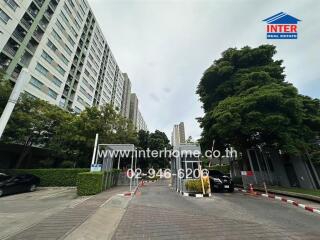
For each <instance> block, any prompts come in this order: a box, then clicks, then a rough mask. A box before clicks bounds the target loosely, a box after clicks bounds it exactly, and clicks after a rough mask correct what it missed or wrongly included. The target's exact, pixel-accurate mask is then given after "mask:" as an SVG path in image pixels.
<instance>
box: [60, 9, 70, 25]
mask: <svg viewBox="0 0 320 240" xmlns="http://www.w3.org/2000/svg"><path fill="white" fill-rule="evenodd" d="M60 16H61V17H62V20H63V21H64V23H65V24H66V25H67V26H68V25H69V24H70V23H69V20H68V18H67V17H66V15H65V14H64V13H63V12H61V13H60Z"/></svg>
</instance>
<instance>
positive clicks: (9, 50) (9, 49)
mask: <svg viewBox="0 0 320 240" xmlns="http://www.w3.org/2000/svg"><path fill="white" fill-rule="evenodd" d="M3 51H5V52H6V53H8V54H9V55H10V56H11V57H14V56H15V55H16V53H17V50H15V49H14V48H13V47H12V46H9V45H5V46H4V48H3Z"/></svg>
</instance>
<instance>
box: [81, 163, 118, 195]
mask: <svg viewBox="0 0 320 240" xmlns="http://www.w3.org/2000/svg"><path fill="white" fill-rule="evenodd" d="M119 173H120V170H115V169H114V170H111V171H106V172H92V173H91V172H85V173H79V174H78V183H77V191H78V195H80V196H85V195H94V194H98V193H100V192H102V191H104V190H106V189H109V188H111V187H114V186H116V185H117V184H118V176H119Z"/></svg>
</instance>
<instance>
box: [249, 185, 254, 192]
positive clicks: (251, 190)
mask: <svg viewBox="0 0 320 240" xmlns="http://www.w3.org/2000/svg"><path fill="white" fill-rule="evenodd" d="M249 192H250V194H254V190H253V185H252V184H251V183H250V188H249Z"/></svg>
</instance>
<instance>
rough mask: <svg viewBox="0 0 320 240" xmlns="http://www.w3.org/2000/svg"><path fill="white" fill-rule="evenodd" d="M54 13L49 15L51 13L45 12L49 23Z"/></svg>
mask: <svg viewBox="0 0 320 240" xmlns="http://www.w3.org/2000/svg"><path fill="white" fill-rule="evenodd" d="M52 15H53V14H52V13H49V12H45V14H44V16H45V17H46V18H47V19H48V21H50V20H51V18H52Z"/></svg>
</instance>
